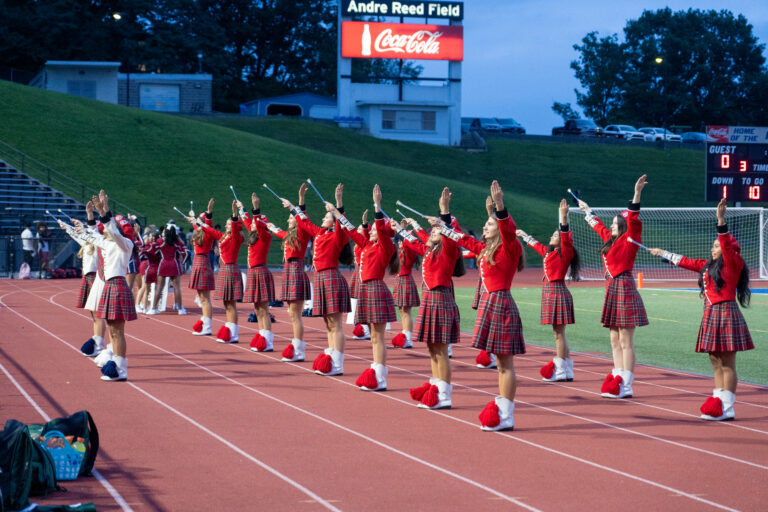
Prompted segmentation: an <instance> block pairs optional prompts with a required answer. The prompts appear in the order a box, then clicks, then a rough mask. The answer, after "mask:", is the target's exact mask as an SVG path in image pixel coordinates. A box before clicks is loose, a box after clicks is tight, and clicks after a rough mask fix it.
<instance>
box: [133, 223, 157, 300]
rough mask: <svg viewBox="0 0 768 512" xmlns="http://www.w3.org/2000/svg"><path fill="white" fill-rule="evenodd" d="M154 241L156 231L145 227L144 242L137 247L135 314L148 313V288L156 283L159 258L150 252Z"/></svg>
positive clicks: (155, 239)
mask: <svg viewBox="0 0 768 512" xmlns="http://www.w3.org/2000/svg"><path fill="white" fill-rule="evenodd" d="M156 241H157V231H155V229H154V228H153V227H150V226H147V228H145V229H144V241H143V242H142V243H141V244H140V245H139V261H140V262H141V263H140V264H139V273H140V274H141V288H139V293H138V294H137V295H136V312H137V313H145V312H147V311H149V309H148V306H147V300H148V298H149V288H150V285H152V283H157V267H158V266H159V265H160V259H161V256H160V255H159V254H157V253H155V252H153V251H152V250H151V249H152V244H154V243H155V242H156Z"/></svg>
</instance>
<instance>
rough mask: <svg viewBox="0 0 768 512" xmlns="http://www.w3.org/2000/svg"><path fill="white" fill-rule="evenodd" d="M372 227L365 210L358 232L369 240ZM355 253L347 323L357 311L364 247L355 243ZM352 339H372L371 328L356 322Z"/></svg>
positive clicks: (352, 321) (351, 321)
mask: <svg viewBox="0 0 768 512" xmlns="http://www.w3.org/2000/svg"><path fill="white" fill-rule="evenodd" d="M370 231H371V229H370V227H369V226H368V210H365V211H364V212H363V217H362V224H360V225H359V226H357V232H358V233H359V234H360V235H362V236H363V239H365V240H368V235H369V233H370ZM353 253H354V255H355V269H354V271H353V272H352V282H351V283H350V284H349V297H350V301H351V303H352V311H350V312H349V315H347V323H348V324H351V323H354V320H355V312H356V311H357V298H358V297H357V296H358V294H359V291H360V256H361V255H362V253H363V248H362V246H360V245H355V249H354V250H353ZM352 339H355V340H369V339H371V331H370V328H369V327H368V326H367V325H365V324H355V327H354V329H353V330H352Z"/></svg>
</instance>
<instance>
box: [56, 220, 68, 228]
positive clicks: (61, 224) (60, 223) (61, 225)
mask: <svg viewBox="0 0 768 512" xmlns="http://www.w3.org/2000/svg"><path fill="white" fill-rule="evenodd" d="M56 222H58V223H59V227H60V228H61V229H67V225H66V224H64V223H63V222H62V221H61V220H59V219H56Z"/></svg>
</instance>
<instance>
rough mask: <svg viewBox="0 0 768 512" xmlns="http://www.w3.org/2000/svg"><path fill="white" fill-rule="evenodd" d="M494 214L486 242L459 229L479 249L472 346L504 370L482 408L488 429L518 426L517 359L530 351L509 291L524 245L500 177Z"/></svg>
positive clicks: (466, 243)
mask: <svg viewBox="0 0 768 512" xmlns="http://www.w3.org/2000/svg"><path fill="white" fill-rule="evenodd" d="M491 199H492V200H493V202H494V204H495V205H496V212H495V215H494V216H491V217H489V218H488V220H487V221H486V222H485V225H484V226H483V238H484V239H485V243H483V242H478V241H477V240H475V239H474V238H472V237H469V236H467V235H463V234H458V243H459V245H460V246H462V247H464V248H465V249H469V250H470V251H473V252H476V253H477V254H479V255H480V256H479V258H478V266H479V267H480V276H481V278H482V281H483V282H482V295H481V297H480V304H479V306H478V312H477V320H476V321H475V331H474V335H473V337H474V340H473V345H474V346H475V347H477V348H480V349H482V350H485V351H486V352H489V353H491V354H494V355H495V356H496V364H497V365H498V370H499V395H500V396H497V397H496V398H495V399H494V400H493V401H492V402H489V403H488V404H487V405H486V406H485V409H483V411H482V412H481V413H480V416H479V418H480V423H481V428H482V429H483V430H485V431H496V430H511V429H513V428H514V426H515V419H514V412H515V402H514V400H515V392H516V391H517V378H516V376H515V366H514V358H515V355H516V354H525V340H524V339H523V326H522V323H521V321H520V313H519V312H518V310H517V305H516V304H515V300H514V299H513V298H512V294H510V292H509V288H510V287H511V286H512V280H513V279H514V277H515V273H516V272H518V271H520V270H522V267H523V265H524V259H523V257H522V255H523V246H522V245H521V244H520V241H519V240H518V239H517V238H516V236H515V232H516V226H515V221H514V220H512V217H510V215H509V213H508V212H507V209H506V208H505V207H504V193H503V192H502V190H501V186H499V183H498V182H497V181H494V182H493V183H492V184H491Z"/></svg>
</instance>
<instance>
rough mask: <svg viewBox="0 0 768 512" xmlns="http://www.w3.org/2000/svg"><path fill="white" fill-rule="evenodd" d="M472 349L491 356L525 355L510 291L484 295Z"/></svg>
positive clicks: (515, 307) (519, 322) (481, 300)
mask: <svg viewBox="0 0 768 512" xmlns="http://www.w3.org/2000/svg"><path fill="white" fill-rule="evenodd" d="M473 338H474V339H473V341H472V345H473V346H475V347H477V348H479V349H481V350H485V351H486V352H489V353H491V354H525V340H524V339H523V324H522V322H521V321H520V312H519V311H518V310H517V304H515V300H514V299H513V298H512V294H511V293H509V290H500V291H497V292H493V293H488V292H483V295H482V297H480V305H479V307H478V311H477V319H476V320H475V332H474V335H473Z"/></svg>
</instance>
